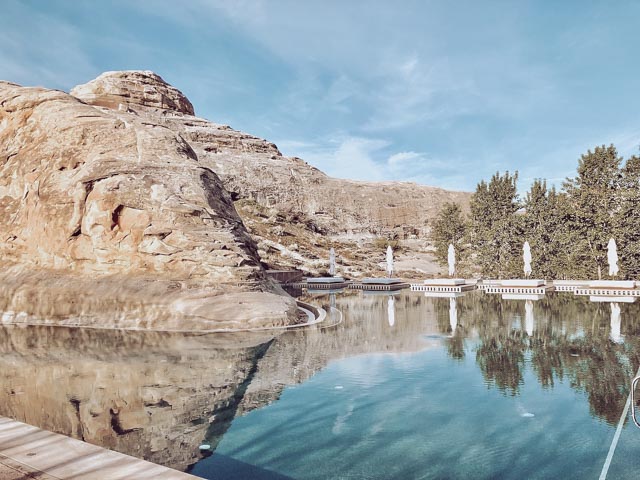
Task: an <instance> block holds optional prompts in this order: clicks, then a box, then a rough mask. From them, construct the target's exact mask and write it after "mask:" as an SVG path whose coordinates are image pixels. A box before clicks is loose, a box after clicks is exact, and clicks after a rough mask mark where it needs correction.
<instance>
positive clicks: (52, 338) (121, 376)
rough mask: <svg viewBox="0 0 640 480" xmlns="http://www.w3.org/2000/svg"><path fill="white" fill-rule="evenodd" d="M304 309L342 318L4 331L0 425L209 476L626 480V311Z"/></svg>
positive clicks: (341, 302)
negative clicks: (9, 421)
mask: <svg viewBox="0 0 640 480" xmlns="http://www.w3.org/2000/svg"><path fill="white" fill-rule="evenodd" d="M305 299H306V300H309V301H312V302H314V303H319V304H323V305H324V306H325V307H326V308H328V309H329V308H330V307H331V306H332V305H334V306H335V307H336V308H337V309H338V310H339V311H340V312H342V316H340V315H338V314H337V313H336V312H335V311H333V313H332V315H330V316H331V319H330V320H329V322H328V323H327V324H325V325H324V326H322V327H315V328H310V329H305V330H300V331H292V332H288V333H285V334H281V335H280V334H278V335H275V334H269V333H264V332H261V333H259V334H226V335H178V334H162V333H157V332H122V331H108V330H105V331H97V330H94V331H89V330H77V329H65V328H55V327H9V326H4V327H0V371H1V372H2V375H1V376H0V415H5V416H9V417H12V418H16V419H18V420H20V421H24V422H27V423H30V424H33V425H36V426H39V427H41V428H46V429H49V430H53V431H57V432H60V433H65V434H67V435H71V436H74V437H77V438H82V439H84V440H86V441H88V442H91V443H97V444H100V445H103V446H106V447H108V448H112V449H115V450H118V451H122V452H124V453H128V454H131V455H135V456H138V457H141V458H145V459H147V460H150V461H154V462H156V463H161V464H164V465H167V466H170V467H173V468H178V469H181V470H187V471H190V472H191V473H193V474H195V475H198V476H202V477H204V478H210V479H222V478H224V479H233V478H243V479H244V478H255V479H284V478H296V479H298V478H299V479H326V478H345V479H346V478H349V479H352V478H355V479H366V478H416V479H419V478H514V479H515V478H518V479H520V478H558V477H563V478H598V477H601V475H602V474H603V473H606V474H607V478H636V477H637V474H636V471H637V469H638V466H640V459H638V455H637V453H638V451H640V450H639V448H640V429H637V428H636V427H635V426H634V425H633V424H632V423H631V422H630V419H629V415H628V413H627V415H625V416H623V412H624V408H625V404H626V402H627V399H628V395H629V385H630V380H631V378H632V377H633V376H634V374H635V373H636V371H637V369H638V366H639V365H640V340H639V339H640V335H639V334H640V321H639V319H640V315H639V314H640V310H639V307H638V305H636V304H619V305H616V306H615V307H612V306H611V305H609V304H605V303H591V302H589V300H588V298H585V297H582V298H577V297H574V296H573V295H571V294H563V293H553V294H548V295H546V296H545V297H544V298H542V299H540V300H538V301H534V302H526V301H519V300H502V299H501V298H500V296H499V295H490V294H485V293H482V292H471V293H469V294H466V295H464V296H462V297H459V298H455V299H446V298H443V299H440V298H428V297H425V296H424V295H423V294H421V293H419V292H407V291H403V292H401V293H396V294H394V295H388V294H385V293H383V294H377V295H370V294H366V293H363V292H352V291H345V292H344V293H338V294H334V295H318V296H307V297H305ZM621 418H622V422H621ZM618 427H620V428H618ZM616 438H617V439H618V441H617V444H616V448H615V450H613V449H612V443H613V441H614V439H616ZM203 444H208V445H210V446H211V448H210V450H212V451H213V453H211V451H207V450H204V451H200V448H199V447H200V446H201V445H203ZM608 458H609V461H607V459H608Z"/></svg>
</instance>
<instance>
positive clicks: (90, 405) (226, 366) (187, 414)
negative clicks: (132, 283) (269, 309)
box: [0, 327, 270, 470]
mask: <svg viewBox="0 0 640 480" xmlns="http://www.w3.org/2000/svg"><path fill="white" fill-rule="evenodd" d="M269 340H270V338H269V337H268V336H266V335H262V336H258V335H257V334H254V335H252V336H247V335H243V336H242V337H238V336H231V335H230V334H228V335H215V336H214V335H205V336H184V335H177V334H160V333H150V332H146V333H142V332H140V333H136V332H119V331H100V330H79V329H66V328H52V327H29V328H22V327H4V328H1V329H0V371H1V372H2V375H1V376H0V415H5V416H9V417H12V418H15V419H17V420H20V421H23V422H26V423H29V424H31V425H35V426H38V427H40V428H44V429H47V430H52V431H55V432H59V433H63V434H67V435H70V436H73V437H75V438H80V439H83V440H85V441H87V442H90V443H95V444H98V445H102V446H105V447H107V448H110V449H113V450H117V451H120V452H123V453H126V454H129V455H133V456H136V457H140V458H144V459H146V460H149V461H152V462H155V463H159V464H162V465H166V466H169V467H173V468H177V469H181V470H185V469H186V468H187V467H188V466H189V465H190V464H192V463H194V462H195V461H196V460H197V459H198V458H199V457H200V454H199V452H198V446H199V445H200V444H201V442H202V440H203V439H204V438H205V436H207V430H210V429H213V428H215V430H216V431H217V432H219V433H222V432H224V431H225V430H226V428H227V427H228V426H229V424H230V422H231V420H232V419H233V417H234V416H235V412H236V408H237V406H238V404H239V402H240V400H241V399H242V395H243V393H244V389H246V386H247V385H248V383H249V382H250V380H251V377H252V375H253V372H254V369H255V364H256V360H257V359H258V358H259V357H260V356H261V355H262V354H264V352H265V350H266V348H268V345H269V343H268V342H269ZM265 342H267V343H265ZM212 425H215V427H213V426H212Z"/></svg>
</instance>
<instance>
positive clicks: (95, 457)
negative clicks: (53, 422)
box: [0, 417, 198, 480]
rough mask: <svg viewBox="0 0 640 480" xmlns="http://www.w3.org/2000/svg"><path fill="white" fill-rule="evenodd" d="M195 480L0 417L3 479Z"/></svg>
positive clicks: (1, 477)
mask: <svg viewBox="0 0 640 480" xmlns="http://www.w3.org/2000/svg"><path fill="white" fill-rule="evenodd" d="M71 478H73V479H74V480H96V479H101V480H120V479H122V480H125V479H136V480H138V479H160V478H161V479H163V480H164V479H169V480H188V479H196V478H198V477H194V476H193V475H188V474H186V473H182V472H178V471H177V470H171V469H170V468H166V467H162V466H160V465H156V464H153V463H150V462H146V461H144V460H139V459H137V458H134V457H130V456H128V455H124V454H122V453H117V452H113V451H111V450H106V449H104V448H102V447H98V446H96V445H91V444H89V443H85V442H81V441H80V440H74V439H72V438H69V437H65V436H64V435H58V434H57V433H52V432H48V431H46V430H40V429H39V428H36V427H32V426H31V425H27V424H24V423H20V422H16V421H15V420H11V419H10V418H6V417H0V479H2V480H7V479H8V480H30V479H37V480H62V479H71Z"/></svg>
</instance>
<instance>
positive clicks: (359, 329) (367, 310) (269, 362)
mask: <svg viewBox="0 0 640 480" xmlns="http://www.w3.org/2000/svg"><path fill="white" fill-rule="evenodd" d="M387 297H388V296H387V295H386V294H385V295H362V294H361V293H345V294H343V295H340V296H339V297H338V298H337V307H338V308H339V309H340V310H341V311H342V312H343V314H344V322H343V323H341V324H339V325H337V326H335V327H332V328H326V329H322V328H319V329H315V330H309V331H306V332H289V333H286V334H284V335H281V336H280V337H278V338H277V339H276V340H275V341H274V343H273V344H272V346H271V347H270V348H269V350H268V351H267V353H266V354H265V356H264V357H263V358H262V359H261V360H260V361H259V362H258V369H257V371H256V375H255V377H254V378H253V380H252V382H251V384H250V385H249V388H248V389H247V394H246V396H245V399H244V400H243V402H242V406H241V407H242V410H243V411H250V410H253V409H255V408H259V407H261V406H263V405H264V404H265V403H271V402H273V401H274V400H277V399H278V397H279V396H280V393H281V392H282V390H283V389H284V387H285V386H287V385H293V384H296V383H301V382H303V381H304V380H306V379H307V378H309V377H311V376H312V375H313V374H315V373H316V372H318V371H319V370H321V369H322V368H324V366H325V365H327V363H329V362H330V361H331V360H337V359H341V358H346V357H349V356H352V355H359V354H363V353H394V352H416V351H419V350H422V349H424V348H427V347H428V346H429V345H431V344H432V342H433V341H430V340H428V339H425V335H429V334H436V333H438V326H437V323H436V318H435V315H434V310H433V304H432V303H431V302H430V301H429V299H426V298H425V297H416V296H409V295H406V296H405V295H402V296H398V297H395V299H394V310H395V315H396V318H397V319H398V320H399V321H398V322H397V323H396V324H395V325H394V326H393V328H391V327H390V326H389V322H388V316H387V315H385V313H386V312H387V307H388V298H387ZM315 301H319V299H318V298H317V297H316V298H315Z"/></svg>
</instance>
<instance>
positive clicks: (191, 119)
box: [71, 71, 469, 276]
mask: <svg viewBox="0 0 640 480" xmlns="http://www.w3.org/2000/svg"><path fill="white" fill-rule="evenodd" d="M71 94H72V95H73V96H75V97H77V98H79V99H81V100H82V101H84V102H86V103H89V104H92V105H97V106H102V107H107V108H109V109H115V110H119V111H127V112H131V113H132V114H135V115H136V116H138V118H140V119H141V120H143V121H144V120H145V119H146V120H149V121H151V122H153V123H154V124H161V125H163V126H165V127H167V128H168V129H169V130H171V131H172V132H174V133H175V134H177V135H178V136H179V137H180V138H182V139H184V141H185V142H186V143H187V144H188V145H189V147H190V148H191V149H192V150H193V152H194V153H195V155H196V156H197V159H198V162H199V163H200V164H201V165H203V166H206V167H207V168H209V169H211V170H213V171H214V172H216V173H217V174H218V175H219V177H220V179H221V180H222V182H223V184H224V186H225V187H226V189H227V190H228V191H229V192H230V193H231V196H232V198H233V199H234V200H235V201H236V207H237V209H238V213H239V214H240V216H241V217H242V219H243V221H244V223H245V225H246V226H247V228H248V229H249V231H250V232H251V233H252V235H253V236H254V238H255V239H256V240H257V242H258V246H259V248H260V255H261V257H262V259H263V261H264V262H265V263H266V264H267V265H269V266H270V267H274V268H279V267H297V268H302V269H303V270H306V271H309V272H311V273H319V272H322V271H323V270H324V269H326V266H327V256H328V253H327V252H328V249H329V248H330V247H331V246H333V247H335V248H336V250H337V251H338V252H339V253H338V254H339V258H340V259H341V263H342V268H343V273H346V274H347V275H354V276H357V275H361V274H364V273H368V272H375V271H376V269H377V268H378V267H377V262H378V257H379V259H380V260H382V259H383V257H384V248H386V242H387V240H389V239H391V240H399V241H400V243H401V245H402V244H403V242H404V244H403V246H404V247H405V253H406V254H405V259H404V260H405V261H404V262H403V261H402V258H401V261H400V262H399V266H400V268H401V269H403V267H404V270H406V272H405V273H409V272H411V271H414V272H418V273H420V274H425V273H427V274H428V273H433V271H435V270H434V266H433V264H432V262H431V257H430V253H429V249H428V242H427V241H426V237H427V235H428V232H429V221H430V220H432V219H433V218H434V217H435V215H436V214H437V212H438V211H439V209H440V207H441V206H442V204H443V203H444V202H450V201H454V202H458V203H460V204H461V205H462V206H463V208H466V207H467V205H468V201H469V194H468V193H466V192H452V191H446V190H443V189H440V188H435V187H429V186H423V185H417V184H413V183H408V182H384V183H379V182H378V183H376V182H355V181H349V180H340V179H336V178H331V177H329V176H327V175H325V174H324V173H322V172H321V171H319V170H318V169H317V168H314V167H312V166H310V165H309V164H307V163H306V162H304V161H303V160H301V159H300V158H296V157H286V156H283V155H282V154H281V153H280V151H279V150H278V148H277V147H276V145H274V144H273V143H270V142H268V141H266V140H263V139H260V138H257V137H254V136H252V135H249V134H246V133H243V132H239V131H236V130H233V129H232V128H230V127H229V126H226V125H220V124H216V123H213V122H210V121H208V120H204V119H201V118H198V117H196V116H194V110H193V107H192V106H191V103H190V102H189V100H187V99H186V97H185V96H184V95H182V94H181V93H180V92H179V91H177V90H176V89H175V88H174V87H172V86H170V85H168V84H166V83H165V82H164V81H163V80H162V79H161V78H160V77H158V76H157V75H155V74H154V73H152V72H141V71H132V72H107V73H104V74H103V75H101V76H100V77H98V78H96V79H95V80H92V81H91V82H89V83H87V84H84V85H80V86H78V87H75V88H74V89H73V90H72V91H71ZM430 262H431V264H430ZM424 264H426V266H425V267H422V268H419V267H421V266H422V265H424ZM429 268H431V271H429ZM435 268H437V267H435ZM420 270H422V271H420Z"/></svg>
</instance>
